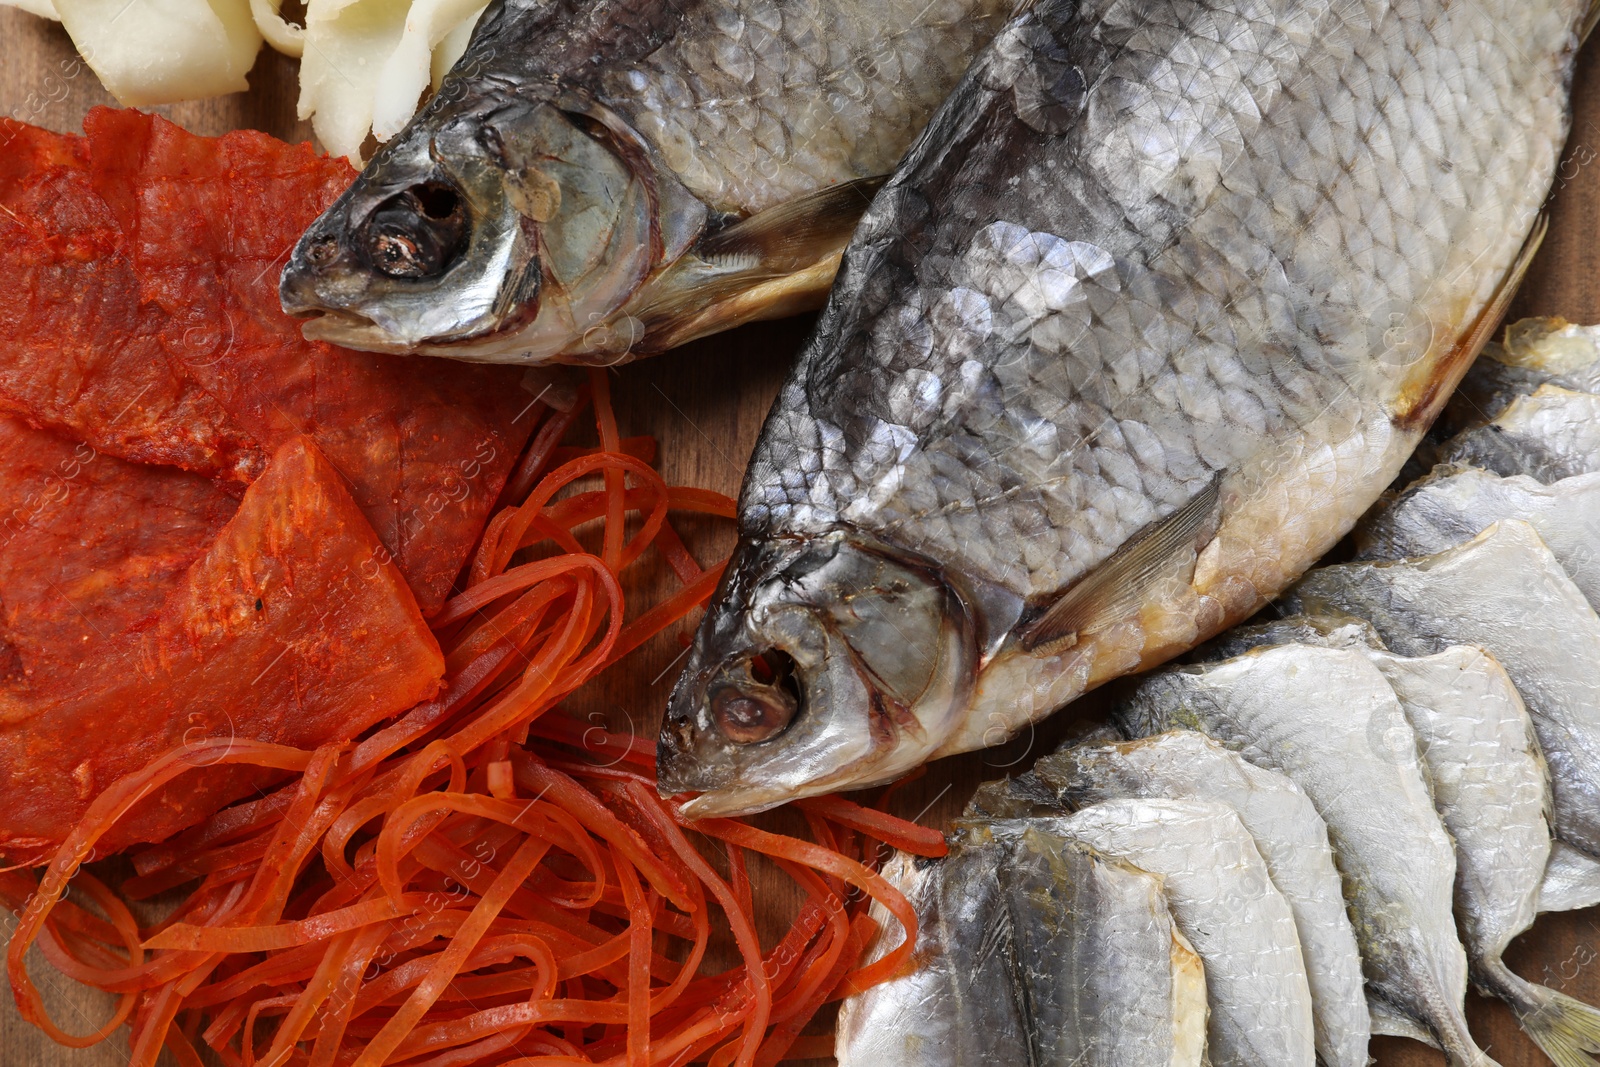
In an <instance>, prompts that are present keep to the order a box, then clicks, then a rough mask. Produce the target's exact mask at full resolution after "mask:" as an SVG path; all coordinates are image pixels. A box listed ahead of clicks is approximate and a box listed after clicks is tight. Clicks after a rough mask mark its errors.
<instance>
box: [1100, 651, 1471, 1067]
mask: <svg viewBox="0 0 1600 1067" xmlns="http://www.w3.org/2000/svg"><path fill="white" fill-rule="evenodd" d="M1114 717H1115V719H1116V722H1117V724H1118V725H1119V726H1120V727H1121V728H1122V729H1123V730H1124V732H1125V733H1127V734H1128V735H1129V736H1130V737H1146V736H1150V735H1151V734H1156V733H1161V732H1163V731H1166V730H1171V729H1174V728H1187V729H1193V730H1199V731H1200V732H1202V733H1205V734H1208V735H1209V736H1211V737H1212V738H1214V739H1216V740H1217V741H1219V742H1221V743H1222V744H1224V745H1226V746H1227V747H1229V748H1231V749H1233V750H1234V751H1236V752H1238V753H1239V754H1240V755H1242V756H1244V757H1245V758H1246V759H1247V760H1249V761H1250V762H1252V763H1254V764H1256V765H1257V766H1260V767H1267V768H1270V769H1272V770H1276V771H1279V772H1281V773H1283V774H1285V775H1287V776H1288V777H1290V778H1291V779H1293V780H1294V782H1295V783H1296V784H1297V785H1299V786H1300V788H1301V789H1302V790H1304V791H1305V793H1306V795H1307V796H1309V797H1310V798H1311V802H1312V803H1313V804H1314V805H1315V806H1316V808H1317V812H1318V814H1320V815H1321V816H1322V818H1323V821H1324V822H1325V823H1326V824H1327V827H1328V836H1329V839H1330V840H1331V841H1332V843H1333V848H1334V852H1335V854H1336V855H1337V856H1338V857H1339V864H1340V873H1341V875H1342V877H1343V884H1344V895H1345V900H1346V903H1347V904H1348V905H1349V907H1350V914H1351V918H1352V921H1353V922H1354V923H1355V929H1356V939H1357V942H1358V944H1359V945H1360V946H1361V956H1362V962H1363V966H1364V968H1365V973H1366V976H1367V984H1368V997H1369V1000H1371V1001H1372V1002H1373V1004H1374V1007H1375V1008H1377V1009H1378V1011H1376V1012H1375V1013H1374V1022H1375V1024H1376V1023H1377V1022H1378V1020H1379V1018H1380V1017H1381V1018H1383V1019H1385V1020H1387V1019H1388V1018H1389V1017H1391V1016H1397V1017H1399V1018H1400V1019H1402V1020H1409V1021H1410V1024H1411V1025H1410V1027H1408V1028H1407V1029H1408V1031H1410V1032H1417V1033H1419V1036H1421V1034H1426V1035H1428V1036H1431V1038H1432V1040H1433V1041H1434V1042H1435V1043H1437V1044H1438V1045H1440V1046H1441V1047H1442V1048H1443V1049H1444V1051H1445V1055H1446V1058H1447V1059H1448V1060H1449V1062H1450V1063H1451V1064H1452V1065H1460V1067H1465V1065H1469V1064H1471V1065H1481V1064H1484V1063H1489V1062H1492V1061H1490V1060H1489V1059H1488V1057H1487V1056H1485V1055H1484V1053H1483V1052H1482V1051H1481V1050H1480V1049H1479V1048H1478V1047H1477V1045H1476V1044H1475V1043H1474V1041H1473V1039H1472V1035H1471V1034H1470V1033H1469V1032H1468V1030H1467V1023H1466V1018H1465V1017H1464V1015H1463V1013H1462V1002H1463V999H1464V997H1465V994H1466V985H1467V960H1466V953H1465V951H1464V950H1463V949H1462V947H1461V943H1460V941H1459V940H1458V939H1457V937H1456V930H1455V921H1454V918H1453V917H1452V911H1451V898H1452V889H1453V884H1454V881H1455V871H1456V862H1455V852H1454V849H1453V848H1452V845H1451V842H1450V837H1449V835H1448V834H1447V833H1446V832H1445V829H1444V827H1443V825H1442V824H1441V823H1440V821H1439V816H1438V814H1437V813H1436V812H1435V811H1434V807H1433V798H1432V797H1431V796H1430V795H1429V792H1428V787H1427V784H1426V781H1425V779H1424V776H1423V770H1422V766H1421V763H1420V761H1419V759H1418V756H1417V752H1416V741H1415V736H1414V735H1413V734H1412V733H1411V731H1410V727H1409V726H1408V725H1407V723H1406V719H1405V713H1404V711H1403V710H1402V709H1401V706H1400V702H1399V700H1398V699H1397V698H1396V697H1395V695H1394V691H1393V690H1392V689H1391V688H1390V687H1389V683H1388V682H1387V681H1385V680H1384V677H1383V675H1382V674H1381V673H1380V672H1379V671H1378V669H1377V668H1376V667H1374V666H1373V665H1372V664H1371V663H1369V662H1368V661H1367V659H1366V657H1365V656H1364V655H1362V654H1361V653H1359V652H1355V651H1349V650H1344V649H1331V648H1314V647H1311V646H1308V645H1287V646H1283V647H1280V648H1265V649H1258V650H1256V651H1252V652H1249V653H1246V654H1245V655H1243V656H1239V657H1237V658H1235V659H1231V660H1226V661H1224V662H1221V663H1214V664H1201V665H1194V666H1183V667H1176V668H1169V669H1166V670H1161V671H1157V672H1156V673H1154V674H1152V675H1150V676H1148V677H1146V678H1145V679H1143V680H1142V681H1141V682H1140V683H1139V684H1138V685H1137V686H1136V687H1134V688H1133V689H1132V690H1131V691H1130V692H1129V693H1128V694H1127V695H1126V697H1125V698H1124V700H1123V701H1122V702H1121V703H1120V705H1119V706H1118V708H1117V709H1116V711H1115V712H1114ZM1393 1029H1394V1027H1392V1026H1386V1027H1385V1029H1384V1030H1383V1031H1381V1032H1392V1030H1393ZM1374 1032H1380V1031H1379V1030H1378V1027H1377V1026H1376V1025H1374Z"/></svg>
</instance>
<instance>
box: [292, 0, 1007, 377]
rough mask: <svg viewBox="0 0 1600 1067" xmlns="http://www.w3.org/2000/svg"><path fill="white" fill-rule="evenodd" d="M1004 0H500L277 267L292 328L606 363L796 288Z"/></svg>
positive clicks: (485, 356) (751, 311) (792, 299)
mask: <svg viewBox="0 0 1600 1067" xmlns="http://www.w3.org/2000/svg"><path fill="white" fill-rule="evenodd" d="M1006 7H1007V4H1006V2H1005V0H933V2H931V3H930V2H929V0H684V2H681V3H670V4H666V3H660V2H658V0H595V2H592V3H591V2H589V0H550V2H547V0H496V2H495V3H493V4H491V5H490V6H489V9H488V10H487V11H486V12H485V14H484V15H483V17H482V18H481V19H480V20H479V23H478V25H477V27H476V29H475V30H474V32H473V35H472V40H471V43H470V44H469V45H468V47H467V50H466V52H465V54H464V55H463V56H462V58H461V60H460V61H459V62H458V63H457V64H456V66H455V67H454V68H453V69H452V71H451V72H450V74H449V75H448V77H447V78H446V79H445V81H444V83H443V85H442V86H441V88H440V90H439V92H438V93H437V94H436V95H435V96H434V98H433V100H432V101H431V102H430V103H429V104H428V105H427V107H426V108H424V110H423V111H422V113H421V114H419V115H418V116H417V117H416V118H415V119H413V120H412V122H411V123H410V124H409V125H408V126H407V127H406V128H405V129H404V130H403V131H402V132H401V133H400V134H399V135H398V136H396V137H395V139H394V140H392V141H391V142H389V143H388V144H386V145H384V146H383V148H382V149H381V150H380V151H379V152H378V153H377V154H376V155H375V156H374V157H373V159H372V161H371V162H370V163H369V164H368V165H367V167H366V169H365V170H364V171H363V172H362V174H361V176H360V177H359V178H358V179H357V180H356V182H355V184H354V185H353V186H352V187H351V188H350V189H349V191H347V192H346V193H345V194H344V195H343V196H342V197H340V199H339V200H338V202H337V203H335V204H334V205H333V206H332V207H331V208H329V209H328V211H327V212H325V213H324V214H323V216H322V217H321V218H319V219H318V220H317V221H316V222H315V223H314V224H313V225H312V226H311V227H310V228H309V229H308V230H307V232H306V234H305V236H304V237H303V238H302V239H301V241H300V243H299V245H298V246H297V247H296V249H295V250H294V253H293V255H292V256H291V258H290V261H289V264H288V266H287V267H286V268H285V270H284V274H283V279H282V284H281V293H282V298H283V304H284V308H285V310H287V311H289V312H290V313H293V314H300V315H306V316H314V317H312V318H310V321H308V322H307V323H306V325H305V327H304V332H305V334H306V336H308V337H312V338H317V339H321V340H326V341H331V342H334V343H337V344H342V345H346V346H348V347H352V348H364V349H371V350H376V351H386V352H401V353H419V354H426V355H435V356H447V357H451V358H455V359H466V360H477V361H486V362H500V363H547V362H554V361H560V362H579V363H591V364H610V363H619V362H623V361H624V360H627V359H631V358H633V357H635V356H638V355H643V354H649V353H652V352H656V351H660V350H662V349H663V348H666V347H670V346H671V345H673V344H679V343H682V342H683V341H685V340H688V339H690V338H692V337H697V336H702V335H704V334H706V333H711V332H715V331H716V330H719V329H726V328H727V327H729V326H732V325H735V324H737V323H739V322H745V321H749V320H751V319H756V318H771V317H775V316H778V315H783V314H790V313H793V312H794V311H796V310H799V309H801V308H805V307H814V306H816V305H817V304H818V303H820V302H821V299H822V297H823V296H824V295H825V293H826V292H827V287H828V285H829V283H830V281H831V280H832V277H833V274H834V271H835V269H836V268H837V264H838V257H839V252H840V250H841V249H842V247H843V245H844V242H845V240H846V239H847V238H848V236H849V234H850V232H851V230H852V229H853V228H854V225H855V221H856V219H857V218H858V217H859V216H860V213H861V211H862V210H863V209H864V208H865V207H866V204H867V201H868V198H869V197H870V194H871V191H872V189H873V188H875V187H876V178H877V177H878V176H881V175H884V174H886V173H888V172H889V171H890V170H891V169H892V168H893V166H894V164H895V163H896V161H897V160H898V159H899V158H900V155H901V153H902V152H904V151H905V149H906V147H907V146H908V145H909V144H910V143H911V140H912V138H913V137H914V136H915V135H916V133H917V132H918V131H919V130H920V129H921V128H922V126H923V125H924V124H925V123H926V122H927V120H928V117H929V116H930V115H931V114H932V112H933V109H934V108H935V107H936V106H937V105H938V103H939V101H940V100H942V99H943V98H944V97H945V95H946V94H947V93H948V92H949V91H950V89H951V87H952V86H954V85H955V83H956V81H957V79H958V78H959V77H960V75H961V73H962V71H963V70H965V69H966V66H967V64H968V63H969V62H970V61H971V58H972V56H973V55H975V54H976V53H977V51H978V50H979V49H980V48H981V47H982V46H983V45H984V44H985V43H986V42H987V41H988V40H989V38H990V37H991V36H992V35H993V34H994V32H995V31H996V30H997V29H998V28H999V25H1000V22H1001V19H1002V17H1003V12H1004V10H1005V8H1006Z"/></svg>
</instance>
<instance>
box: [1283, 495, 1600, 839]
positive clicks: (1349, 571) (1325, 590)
mask: <svg viewBox="0 0 1600 1067" xmlns="http://www.w3.org/2000/svg"><path fill="white" fill-rule="evenodd" d="M1287 603H1288V604H1289V605H1290V606H1291V607H1301V608H1306V609H1309V610H1311V611H1313V612H1315V611H1320V610H1324V609H1328V608H1332V609H1336V610H1340V611H1346V612H1350V613H1354V614H1360V615H1361V616H1362V617H1364V618H1366V619H1367V620H1369V621H1370V622H1371V623H1372V624H1373V626H1374V627H1376V628H1377V630H1378V632H1379V633H1380V634H1381V635H1382V636H1383V641H1384V643H1385V644H1386V645H1388V646H1389V647H1390V648H1391V649H1393V650H1394V651H1396V652H1399V653H1400V654H1402V655H1408V656H1426V655H1429V654H1431V653H1434V652H1439V651H1442V650H1443V649H1445V648H1447V647H1449V646H1450V645H1457V644H1466V645H1476V646H1477V647H1479V648H1482V649H1484V650H1486V651H1487V652H1489V653H1490V654H1492V655H1493V656H1494V657H1495V659H1497V660H1498V661H1499V662H1500V663H1501V665H1502V666H1504V667H1505V669H1506V673H1507V674H1509V675H1510V676H1511V680H1512V681H1513V682H1514V683H1515V684H1516V687H1517V692H1518V693H1520V694H1521V695H1522V699H1523V702H1524V703H1525V704H1526V705H1527V708H1528V713H1529V715H1531V716H1532V718H1533V725H1534V730H1535V731H1536V732H1537V734H1538V737H1539V746H1540V748H1541V749H1542V750H1543V752H1544V757H1545V760H1546V761H1547V763H1548V764H1549V767H1550V776H1551V783H1552V786H1553V791H1554V797H1555V817H1554V824H1555V829H1556V835H1557V836H1558V837H1560V838H1561V839H1562V840H1564V841H1566V842H1568V843H1569V844H1572V845H1575V846H1577V847H1578V848H1580V849H1582V850H1584V851H1586V852H1589V853H1591V854H1597V855H1600V678H1597V677H1596V676H1595V673H1594V670H1593V664H1595V663H1600V617H1596V615H1595V612H1594V609H1593V608H1591V607H1590V606H1589V603H1588V601H1587V600H1585V599H1584V596H1583V593H1582V592H1581V591H1580V590H1579V589H1578V587H1577V586H1576V585H1574V584H1573V583H1572V580H1571V579H1570V578H1568V577H1567V575H1566V573H1565V572H1564V571H1563V570H1562V569H1561V564H1560V563H1558V562H1557V561H1556V558H1555V557H1554V556H1553V555H1551V553H1550V549H1549V548H1548V547H1546V546H1545V543H1544V542H1543V541H1542V540H1540V538H1539V534H1538V532H1537V531H1535V530H1534V528H1533V527H1532V526H1530V525H1528V524H1527V523H1525V522H1520V521H1517V520H1506V521H1503V522H1498V523H1496V524H1494V525H1493V526H1490V527H1489V528H1488V529H1486V530H1484V531H1483V533H1481V534H1479V535H1478V536H1477V537H1475V538H1473V539H1472V540H1471V541H1468V542H1467V543H1466V544H1463V545H1460V546H1458V547H1456V548H1452V549H1448V550H1446V551H1444V552H1440V553H1438V554H1436V555H1433V556H1427V557H1424V558H1421V559H1405V560H1397V561H1393V562H1374V563H1348V564H1343V565H1340V566H1335V567H1323V568H1320V569H1319V570H1316V571H1313V572H1311V573H1310V574H1308V575H1307V576H1306V577H1305V578H1304V579H1303V580H1302V581H1301V582H1300V584H1299V585H1297V586H1295V588H1294V589H1293V590H1292V591H1291V596H1290V597H1289V598H1288V601H1287Z"/></svg>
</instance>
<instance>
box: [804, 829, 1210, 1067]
mask: <svg viewBox="0 0 1600 1067" xmlns="http://www.w3.org/2000/svg"><path fill="white" fill-rule="evenodd" d="M884 874H885V877H887V878H888V879H889V880H890V881H892V882H894V883H896V884H897V885H899V886H900V888H901V889H902V891H904V892H906V894H907V896H908V897H909V898H910V899H911V900H912V902H913V903H914V904H915V906H916V907H917V912H918V919H919V921H920V922H921V924H922V925H921V929H920V931H919V934H918V946H917V954H916V957H915V958H916V959H917V960H918V961H919V962H918V966H917V969H916V970H914V971H912V972H911V973H910V974H908V975H905V976H903V977H901V978H898V979H895V980H894V981H891V982H888V983H886V984H884V985H880V986H876V987H874V988H873V989H870V990H868V991H866V992H865V993H862V994H858V995H857V996H854V997H852V998H850V999H849V1000H847V1001H846V1002H845V1004H844V1006H843V1008H842V1009H841V1011H840V1015H839V1024H838V1029H837V1037H836V1045H835V1052H836V1055H837V1057H838V1059H839V1063H840V1065H841V1067H855V1065H865V1067H902V1065H904V1067H943V1065H958V1064H959V1065H965V1064H971V1065H974V1067H977V1065H983V1067H987V1065H989V1064H994V1063H1035V1064H1061V1065H1063V1067H1064V1065H1067V1064H1072V1065H1077V1067H1199V1065H1200V1064H1201V1063H1202V1062H1203V1057H1204V1051H1205V1035H1206V984H1205V973H1204V968H1203V966H1202V964H1201V962H1200V958H1199V957H1198V956H1197V955H1196V954H1195V952H1194V949H1193V948H1191V947H1190V945H1189V943H1188V942H1187V941H1186V940H1185V939H1184V937H1183V935H1182V934H1181V933H1180V932H1179V931H1178V929H1177V927H1176V926H1175V925H1174V924H1173V921H1172V917H1171V915H1170V914H1169V913H1168V910H1167V899H1166V896H1165V894H1164V893H1163V891H1162V882H1161V879H1159V878H1157V877H1155V876H1152V875H1150V874H1147V873H1145V872H1144V871H1141V870H1139V869H1137V868H1136V867H1134V866H1132V865H1130V864H1127V863H1125V862H1123V861H1120V860H1116V859H1112V858H1110V857H1107V856H1102V855H1100V854H1098V853H1096V852H1094V851H1093V850H1092V849H1090V848H1088V847H1086V846H1084V845H1082V844H1079V843H1077V842H1073V841H1069V840H1067V839H1065V838H1063V837H1061V836H1060V835H1058V834H1056V833H1053V832H1051V830H1050V828H1049V826H1048V824H1047V823H1044V822H1032V821H1008V822H995V823H989V824H974V825H969V826H967V827H966V828H964V829H963V830H962V831H961V833H960V834H959V835H958V836H957V838H956V840H955V842H954V844H953V847H952V850H951V854H950V856H949V857H947V858H946V859H944V860H942V861H939V862H937V863H929V862H928V861H926V860H915V859H912V858H910V857H906V856H897V857H896V858H895V859H893V860H891V861H890V863H889V864H888V865H887V866H886V868H885V872H884ZM874 908H875V910H874V912H873V915H874V917H875V918H877V919H878V920H879V922H880V924H881V926H882V933H881V934H880V936H879V939H878V941H877V942H876V943H875V945H874V947H873V949H872V950H871V953H872V954H876V953H881V952H882V951H884V950H886V948H887V947H888V946H892V945H894V944H897V943H898V942H899V939H900V937H901V935H902V931H901V929H900V926H899V924H898V923H897V922H895V920H894V919H893V918H892V917H891V916H890V915H889V914H888V913H887V912H886V911H883V910H882V909H881V908H880V907H879V906H878V905H874ZM1109 959H1115V960H1116V966H1115V967H1108V966H1106V962H1107V960H1109Z"/></svg>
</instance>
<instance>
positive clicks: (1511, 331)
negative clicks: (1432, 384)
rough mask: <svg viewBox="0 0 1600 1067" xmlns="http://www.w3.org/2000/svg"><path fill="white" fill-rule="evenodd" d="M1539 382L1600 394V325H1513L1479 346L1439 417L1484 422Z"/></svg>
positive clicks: (1529, 321) (1547, 321)
mask: <svg viewBox="0 0 1600 1067" xmlns="http://www.w3.org/2000/svg"><path fill="white" fill-rule="evenodd" d="M1541 385H1556V386H1560V387H1561V388H1563V389H1573V390H1576V391H1578V392H1583V393H1600V326H1575V325H1573V324H1572V323H1570V322H1567V321H1566V320H1565V319H1523V320H1521V321H1520V322H1515V323H1512V324H1511V326H1510V327H1508V328H1507V330H1506V335H1505V340H1504V341H1491V342H1490V343H1489V344H1487V345H1485V346H1484V347H1483V352H1482V354H1481V355H1479V357H1478V360H1477V362H1475V363H1474V364H1473V365H1472V369H1471V370H1469V371H1467V376H1466V377H1465V378H1464V379H1462V382H1461V385H1460V387H1458V388H1457V389H1456V392H1455V395H1454V396H1452V397H1451V398H1450V403H1449V404H1448V405H1447V406H1446V408H1445V413H1444V416H1443V417H1442V418H1441V419H1440V421H1441V422H1442V423H1445V424H1447V425H1449V426H1453V427H1455V428H1456V429H1460V428H1462V427H1466V426H1474V425H1478V424H1479V423H1484V422H1488V421H1489V420H1490V419H1492V418H1494V417H1495V416H1496V415H1498V414H1500V413H1501V412H1502V411H1504V410H1505V409H1506V405H1507V404H1510V403H1511V401H1513V400H1515V399H1516V398H1517V397H1519V396H1526V395H1527V394H1528V393H1531V392H1533V391H1534V390H1535V389H1537V388H1539V386H1541Z"/></svg>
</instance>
